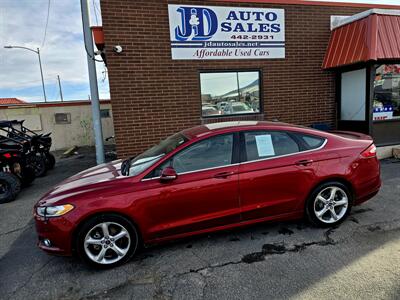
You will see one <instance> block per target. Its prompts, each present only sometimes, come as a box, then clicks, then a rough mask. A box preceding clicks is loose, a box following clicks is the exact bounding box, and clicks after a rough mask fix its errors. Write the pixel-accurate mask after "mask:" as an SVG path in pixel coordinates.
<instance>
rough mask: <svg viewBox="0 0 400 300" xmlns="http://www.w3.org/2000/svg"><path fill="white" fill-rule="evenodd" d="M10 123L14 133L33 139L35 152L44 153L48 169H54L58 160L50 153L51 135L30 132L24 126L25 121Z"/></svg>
mask: <svg viewBox="0 0 400 300" xmlns="http://www.w3.org/2000/svg"><path fill="white" fill-rule="evenodd" d="M9 122H10V127H11V128H12V130H13V131H12V132H13V133H15V134H17V135H18V134H19V135H23V136H25V137H27V138H32V141H31V143H32V146H33V148H34V151H36V152H38V153H43V154H44V156H45V159H46V167H47V169H49V170H50V169H53V168H54V165H55V163H56V159H55V157H54V155H53V154H51V153H50V148H51V143H52V139H51V137H50V135H51V133H47V134H37V133H35V132H34V131H32V130H30V129H29V128H28V127H25V126H24V120H22V121H18V120H12V121H9Z"/></svg>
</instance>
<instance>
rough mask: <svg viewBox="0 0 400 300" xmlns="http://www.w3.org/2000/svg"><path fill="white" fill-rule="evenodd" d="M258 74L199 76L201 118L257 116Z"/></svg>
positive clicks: (224, 73) (226, 73) (234, 73)
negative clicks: (237, 115)
mask: <svg viewBox="0 0 400 300" xmlns="http://www.w3.org/2000/svg"><path fill="white" fill-rule="evenodd" d="M259 77H260V73H259V72H258V71H256V72H217V73H215V72H214V73H201V74H200V84H201V101H202V116H203V117H209V116H220V115H235V114H249V113H258V112H260V82H259V81H260V80H259Z"/></svg>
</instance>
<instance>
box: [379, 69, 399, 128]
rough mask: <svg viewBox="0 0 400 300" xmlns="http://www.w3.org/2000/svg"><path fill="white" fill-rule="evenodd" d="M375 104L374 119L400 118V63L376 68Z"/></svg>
mask: <svg viewBox="0 0 400 300" xmlns="http://www.w3.org/2000/svg"><path fill="white" fill-rule="evenodd" d="M373 106H374V111H373V119H374V121H383V120H390V119H400V64H397V65H395V64H393V65H380V66H378V67H377V68H376V73H375V80H374V105H373Z"/></svg>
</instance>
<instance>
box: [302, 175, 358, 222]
mask: <svg viewBox="0 0 400 300" xmlns="http://www.w3.org/2000/svg"><path fill="white" fill-rule="evenodd" d="M352 201H353V199H352V194H351V192H350V190H349V189H348V188H347V187H346V186H345V185H344V184H342V183H340V182H334V181H333V182H327V183H324V184H322V185H320V186H319V187H317V188H316V189H315V190H314V191H313V193H312V194H311V196H310V198H309V199H308V201H307V204H306V215H307V217H308V219H309V221H310V222H311V223H313V224H314V225H317V226H320V227H330V226H335V225H337V224H340V223H341V222H343V220H344V219H345V218H346V217H347V215H348V214H349V212H350V209H351V205H352Z"/></svg>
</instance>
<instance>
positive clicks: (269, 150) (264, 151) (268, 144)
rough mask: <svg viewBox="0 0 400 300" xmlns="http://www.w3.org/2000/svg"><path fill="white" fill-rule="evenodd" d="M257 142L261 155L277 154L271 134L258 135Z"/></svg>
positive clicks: (259, 154)
mask: <svg viewBox="0 0 400 300" xmlns="http://www.w3.org/2000/svg"><path fill="white" fill-rule="evenodd" d="M256 144H257V152H258V156H259V157H263V156H273V155H275V149H274V145H273V144H272V138H271V135H270V134H263V135H256Z"/></svg>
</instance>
